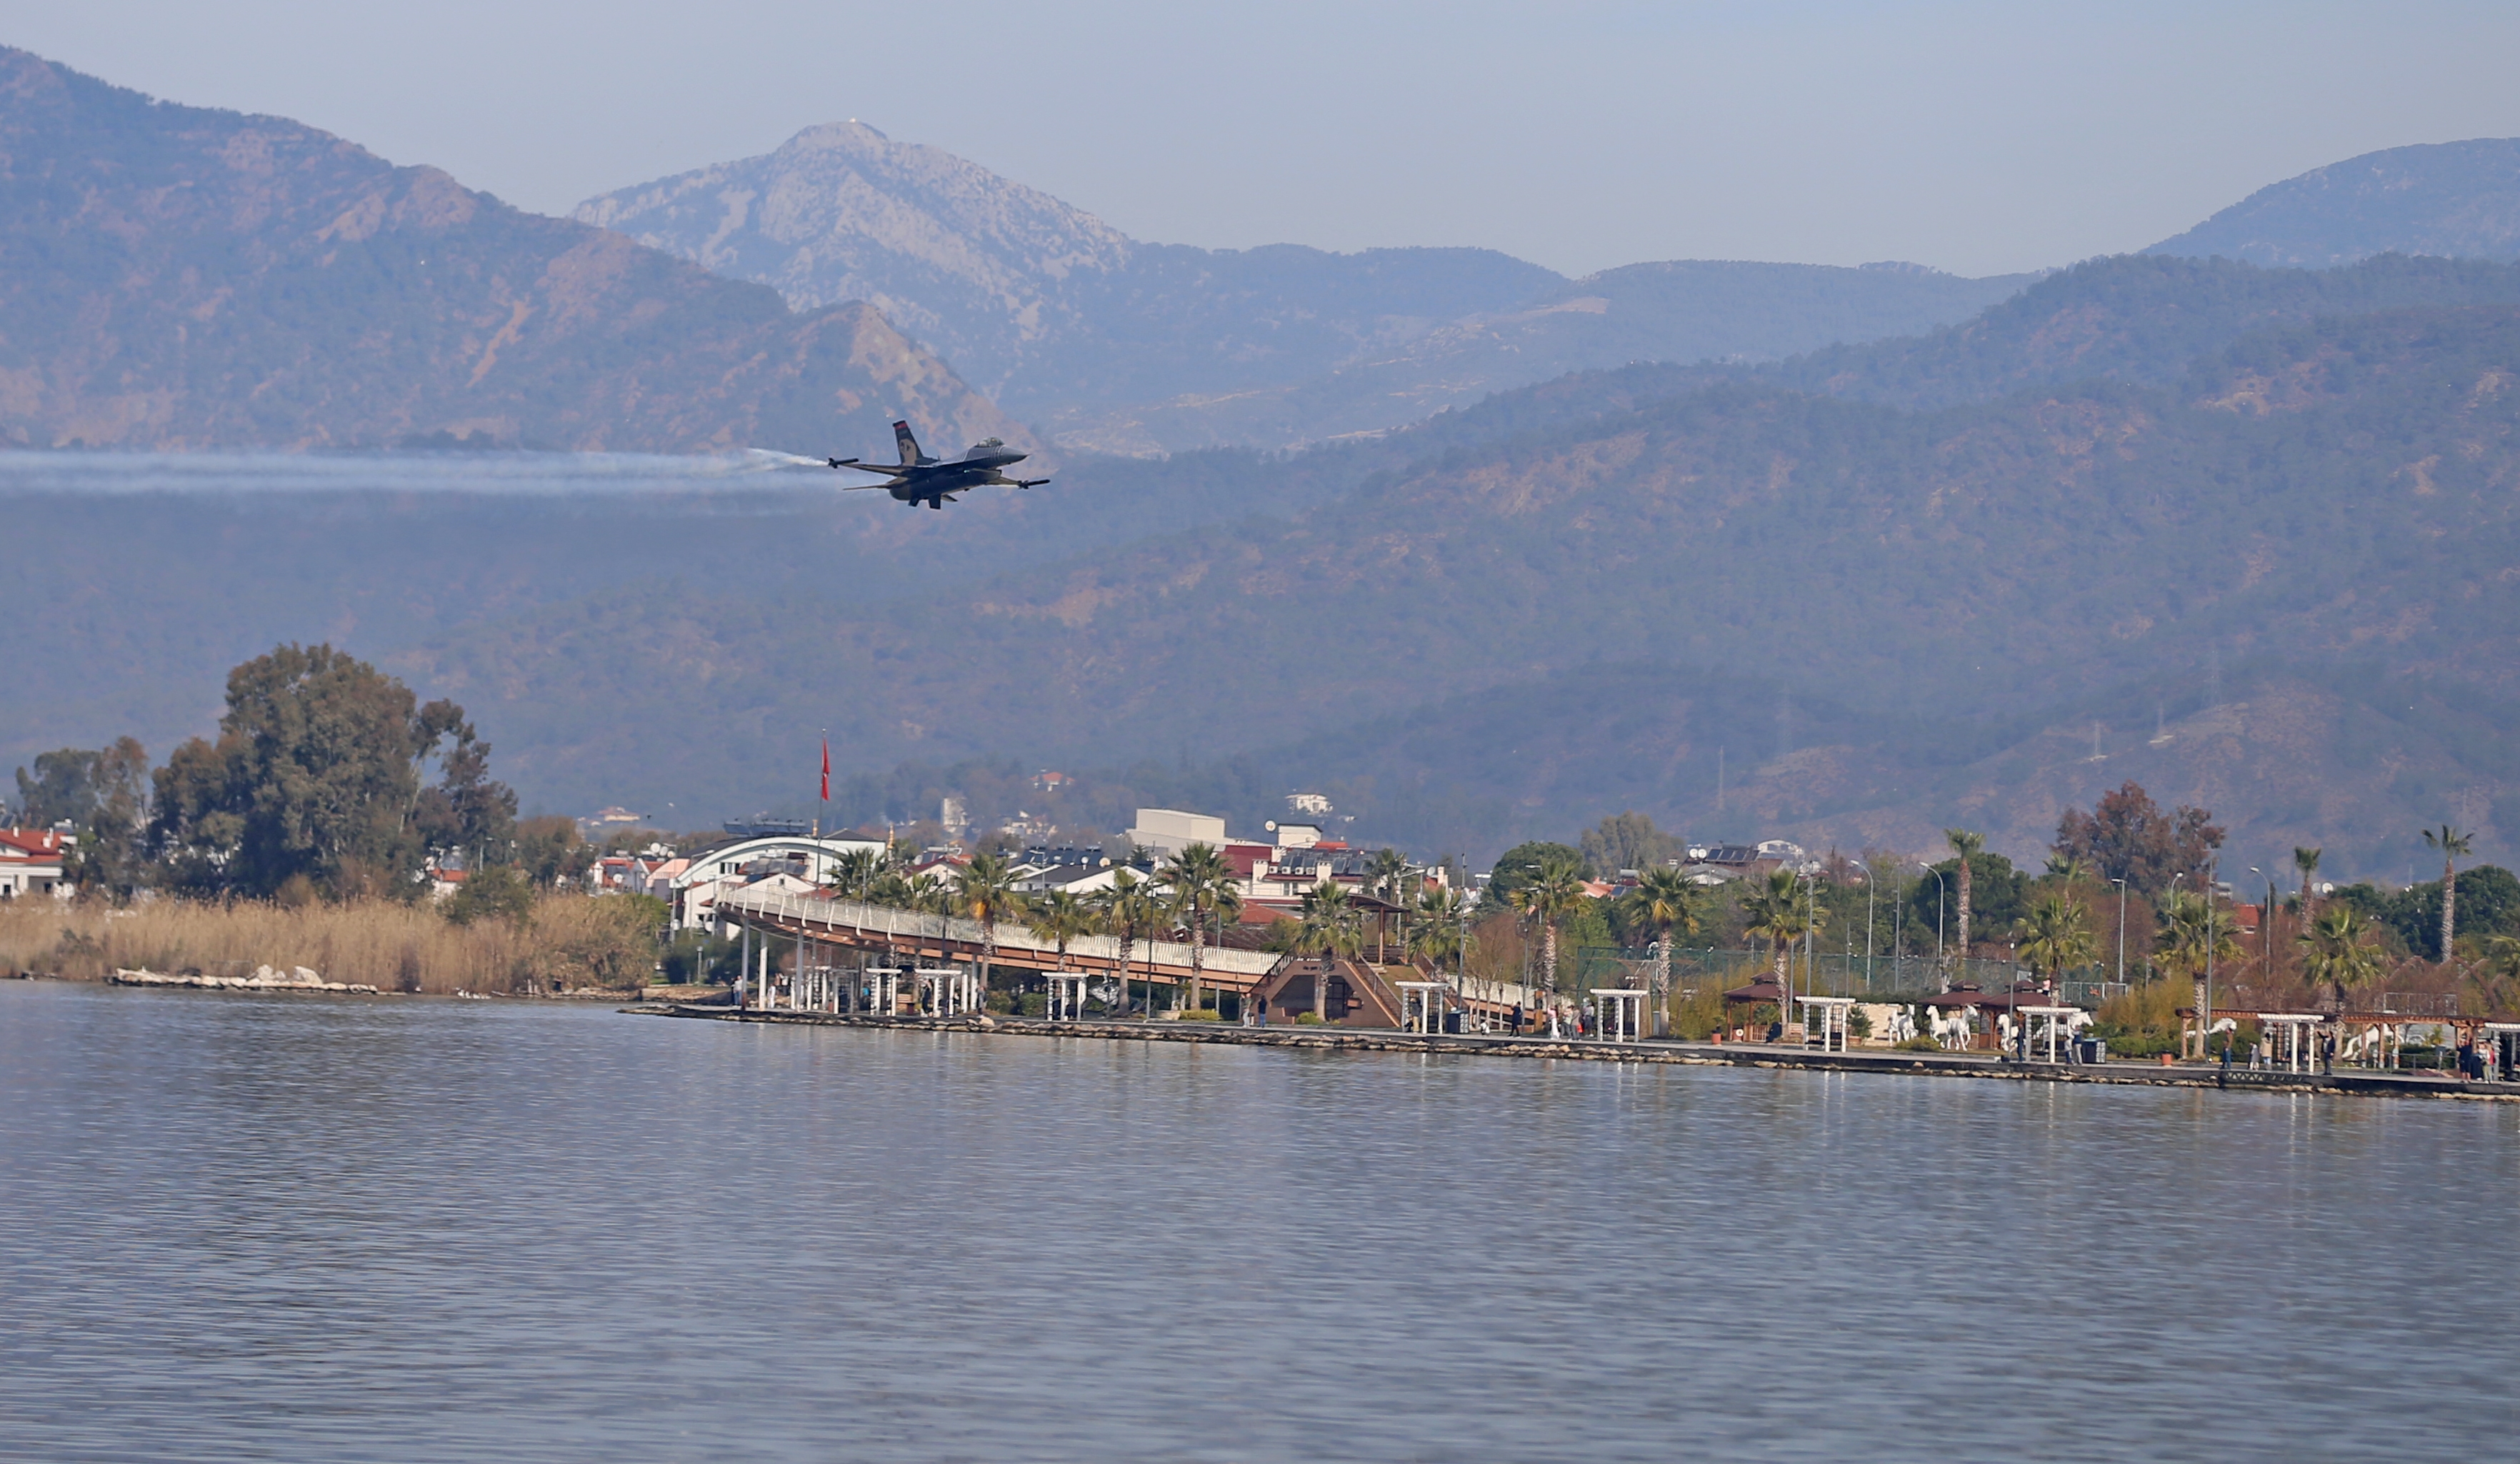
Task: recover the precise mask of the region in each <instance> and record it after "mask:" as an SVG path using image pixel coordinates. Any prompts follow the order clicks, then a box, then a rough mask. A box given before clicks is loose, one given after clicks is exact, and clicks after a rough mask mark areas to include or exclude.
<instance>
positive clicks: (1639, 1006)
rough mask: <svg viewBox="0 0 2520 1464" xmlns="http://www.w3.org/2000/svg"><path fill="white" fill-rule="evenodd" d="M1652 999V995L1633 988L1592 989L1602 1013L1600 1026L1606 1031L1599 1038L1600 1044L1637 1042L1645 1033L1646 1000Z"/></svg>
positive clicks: (1600, 987) (1602, 987)
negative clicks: (1602, 1042)
mask: <svg viewBox="0 0 2520 1464" xmlns="http://www.w3.org/2000/svg"><path fill="white" fill-rule="evenodd" d="M1650 995H1652V994H1651V993H1650V992H1641V991H1639V990H1637V989H1636V988H1635V987H1632V986H1597V987H1595V988H1593V1004H1594V1006H1595V1007H1597V1008H1598V1010H1599V1011H1600V1013H1601V1025H1602V1027H1603V1028H1604V1029H1605V1030H1604V1031H1603V1032H1602V1033H1601V1034H1600V1036H1601V1040H1602V1041H1604V1042H1612V1043H1632V1042H1635V1041H1636V1040H1637V1038H1638V1037H1639V1036H1640V1035H1641V1034H1642V1033H1643V1029H1644V1017H1645V998H1646V997H1648V996H1650Z"/></svg>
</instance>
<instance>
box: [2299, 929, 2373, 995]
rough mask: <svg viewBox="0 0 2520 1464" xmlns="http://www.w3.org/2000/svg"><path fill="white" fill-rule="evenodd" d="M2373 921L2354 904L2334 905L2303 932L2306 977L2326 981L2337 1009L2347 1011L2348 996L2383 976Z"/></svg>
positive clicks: (2302, 959)
mask: <svg viewBox="0 0 2520 1464" xmlns="http://www.w3.org/2000/svg"><path fill="white" fill-rule="evenodd" d="M2373 934H2374V931H2373V928H2372V925H2371V922H2370V921H2369V920H2367V919H2365V918H2363V915H2362V913H2361V912H2360V911H2358V910H2356V909H2354V907H2352V906H2350V905H2331V906H2329V907H2327V908H2326V909H2322V910H2320V911H2319V912H2318V915H2316V916H2315V917H2313V918H2312V919H2311V921H2310V922H2309V924H2308V926H2307V927H2306V928H2304V929H2303V931H2302V933H2301V935H2300V937H2299V941H2300V945H2301V969H2302V974H2303V975H2305V976H2308V977H2309V978H2310V979H2311V980H2313V981H2323V982H2325V983H2327V985H2328V987H2329V988H2330V989H2331V990H2332V991H2334V992H2335V993H2336V1009H2337V1011H2338V1012H2339V1013H2342V1012H2343V1011H2344V1010H2345V994H2346V992H2347V991H2348V990H2350V989H2351V988H2354V987H2358V986H2361V985H2362V984H2363V983H2364V982H2366V981H2368V980H2370V979H2371V978H2372V977H2373V976H2375V975H2377V974H2379V970H2380V955H2379V953H2378V952H2376V951H2374V950H2372V949H2371V938H2372V936H2373Z"/></svg>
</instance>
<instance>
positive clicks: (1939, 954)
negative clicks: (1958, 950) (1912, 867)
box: [1934, 869, 1952, 991]
mask: <svg viewBox="0 0 2520 1464" xmlns="http://www.w3.org/2000/svg"><path fill="white" fill-rule="evenodd" d="M1934 965H1935V966H1936V967H1937V968H1938V969H1940V970H1941V972H1942V973H1943V974H1942V975H1941V977H1939V978H1938V979H1939V980H1940V981H1941V982H1942V988H1941V989H1942V990H1944V991H1950V990H1951V989H1952V967H1951V958H1950V957H1949V956H1946V955H1945V954H1943V871H1942V870H1940V869H1936V870H1935V871H1934Z"/></svg>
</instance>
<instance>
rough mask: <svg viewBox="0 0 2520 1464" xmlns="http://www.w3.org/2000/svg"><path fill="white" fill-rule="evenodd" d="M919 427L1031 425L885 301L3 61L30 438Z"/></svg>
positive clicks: (674, 442) (638, 444) (7, 410)
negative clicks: (787, 294)
mask: <svg viewBox="0 0 2520 1464" xmlns="http://www.w3.org/2000/svg"><path fill="white" fill-rule="evenodd" d="M895 416H907V417H909V418H910V419H911V420H913V421H916V422H918V423H919V424H920V425H921V426H922V427H924V428H926V429H927V430H928V431H929V432H930V433H931V434H932V435H933V436H934V437H936V438H937V439H939V440H952V441H958V442H959V441H967V440H969V439H971V438H975V437H980V436H985V435H998V436H1002V437H1006V438H1008V439H1010V440H1017V439H1023V438H1025V436H1026V434H1025V433H1024V430H1023V428H1022V427H1021V426H1020V425H1019V424H1018V423H1016V422H1014V421H1012V420H1010V419H1009V418H1007V417H1006V416H1005V415H1004V414H1002V413H1001V412H1000V411H999V410H998V408H997V407H996V406H995V405H994V404H993V403H991V402H990V401H989V400H988V399H987V398H986V397H984V396H982V395H980V394H978V393H976V392H974V391H972V390H971V389H970V388H969V387H968V386H967V385H965V384H964V383H963V381H962V380H961V379H960V378H959V377H956V376H955V375H954V372H953V370H952V369H951V368H950V367H948V366H947V365H946V364H945V363H944V362H942V361H941V360H939V359H938V358H937V357H935V356H934V355H933V354H931V353H929V352H927V351H925V350H923V349H922V348H921V347H920V346H918V345H916V344H915V343H913V342H912V341H911V340H910V339H909V338H907V337H905V336H904V335H902V334H901V333H899V332H898V331H896V330H894V329H893V328H892V326H891V325H890V324H889V323H887V322H886V321H885V320H884V319H883V317H882V316H881V315H880V314H879V313H878V312H877V311H876V310H875V309H873V308H872V307H870V306H868V305H866V304H864V303H859V302H850V303H843V304H834V305H832V306H830V307H829V308H826V309H822V310H817V311H812V312H806V313H797V312H792V311H790V310H789V309H788V308H787V305H786V303H785V302H784V301H782V300H781V299H780V297H779V295H778V294H777V292H775V291H773V290H771V289H768V288H764V287H761V286H757V285H747V284H743V283H742V282H738V281H732V280H726V279H722V278H720V277H718V276H715V275H712V274H709V273H708V272H706V271H704V270H701V269H699V268H698V267H697V266H695V265H692V264H689V263H687V262H685V261H683V260H680V259H676V258H674V257H672V256H670V255H667V254H663V253H660V252H658V251H656V250H653V249H646V248H642V247H640V246H638V245H636V244H632V243H631V242H630V241H628V240H626V239H623V238H622V237H621V236H619V235H617V234H611V233H607V232H606V231H604V230H601V229H594V228H589V227H588V226H586V225H583V224H575V223H570V222H567V221H565V220H562V219H553V218H544V217H541V216H538V215H534V214H528V213H523V212H519V211H518V210H517V209H514V208H511V207H509V206H508V205H506V204H504V203H502V202H500V201H499V200H496V199H493V198H491V197H489V196H488V195H486V194H479V193H474V192H472V191H471V190H468V189H466V188H464V187H462V186H461V185H459V184H458V183H456V182H455V180H454V179H452V178H449V177H448V176H447V175H446V174H444V173H442V172H440V171H438V170H437V169H435V168H428V167H396V166H394V165H393V164H391V163H388V162H386V161H385V160H383V159H382V158H380V157H377V156H375V155H372V154H370V153H368V152H366V151H364V150H362V149H360V148H358V147H356V146H353V145H352V144H350V143H347V142H344V141H342V140H341V139H339V138H337V137H333V136H331V135H330V134H327V133H324V132H319V131H317V130H316V129H314V128H311V127H307V126H304V125H301V124H299V123H296V122H292V121H289V120H287V119H285V118H280V117H264V116H247V115H244V114H241V113H238V112H232V111H212V110H208V109H203V108H193V107H179V106H174V105H171V104H167V103H163V102H156V101H152V100H151V99H149V98H148V97H145V96H142V95H141V94H140V93H138V92H134V91H128V90H124V89H122V88H119V87H114V86H109V85H107V84H106V83H104V82H102V81H99V80H97V79H95V78H93V77H89V76H85V75H81V74H80V73H78V72H76V71H72V70H70V69H68V68H67V67H59V66H55V65H53V64H51V63H49V62H46V61H44V60H43V59H41V58H39V57H36V56H33V55H31V54H29V53H27V52H24V51H19V50H11V49H5V48H0V442H6V443H10V444H13V445H16V446H21V447H28V446H33V447H49V446H60V445H67V446H129V447H149V448H160V449H168V448H172V449H198V448H212V447H263V446H273V447H299V448H307V447H378V446H386V445H391V444H396V443H422V444H427V443H436V442H469V443H473V444H476V445H502V446H520V445H521V446H534V447H544V448H597V449H612V450H625V449H627V450H646V451H667V452H688V451H693V450H697V449H705V448H729V447H742V446H744V445H746V444H749V443H754V442H761V441H789V442H797V443H808V444H811V443H820V442H824V441H832V442H841V441H852V440H869V439H876V438H881V437H882V436H884V435H885V430H884V426H885V423H886V422H887V421H890V420H891V419H892V418H893V417H895Z"/></svg>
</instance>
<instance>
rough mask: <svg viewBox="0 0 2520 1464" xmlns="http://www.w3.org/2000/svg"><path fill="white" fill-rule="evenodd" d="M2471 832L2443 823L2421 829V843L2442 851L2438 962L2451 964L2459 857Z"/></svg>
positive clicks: (2464, 849)
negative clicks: (2463, 831) (2422, 834)
mask: <svg viewBox="0 0 2520 1464" xmlns="http://www.w3.org/2000/svg"><path fill="white" fill-rule="evenodd" d="M2472 838H2473V835H2470V834H2465V833H2461V832H2460V831H2459V830H2457V829H2455V828H2453V827H2451V826H2450V825H2449V824H2447V823H2445V824H2443V825H2442V826H2441V827H2440V828H2437V829H2434V828H2427V829H2425V830H2424V847H2425V848H2427V849H2438V850H2440V851H2441V852H2442V923H2441V942H2442V950H2441V963H2442V964H2443V965H2449V964H2450V942H2451V937H2452V936H2453V935H2454V934H2456V933H2457V930H2458V921H2457V919H2456V918H2455V910H2456V909H2457V905H2458V857H2459V856H2460V855H2462V854H2465V853H2466V852H2467V850H2468V845H2469V842H2470V841H2471V839H2472Z"/></svg>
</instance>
